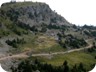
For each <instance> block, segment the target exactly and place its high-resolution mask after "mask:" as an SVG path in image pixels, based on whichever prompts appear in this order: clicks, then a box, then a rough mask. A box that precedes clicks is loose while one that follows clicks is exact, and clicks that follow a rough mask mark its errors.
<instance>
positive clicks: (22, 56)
mask: <svg viewBox="0 0 96 72" xmlns="http://www.w3.org/2000/svg"><path fill="white" fill-rule="evenodd" d="M88 41H89V40H88ZM88 41H87V42H88ZM91 47H92V44H89V45H88V46H86V47H83V48H79V49H72V50H68V51H65V52H54V53H41V54H32V55H31V56H33V57H36V56H49V55H57V54H66V53H71V52H75V51H80V50H84V49H88V48H91ZM27 57H29V56H28V55H27V54H26V53H25V52H24V53H21V54H16V55H12V56H5V57H2V58H0V61H3V60H6V59H11V58H27Z"/></svg>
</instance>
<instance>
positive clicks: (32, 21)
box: [1, 2, 71, 26]
mask: <svg viewBox="0 0 96 72" xmlns="http://www.w3.org/2000/svg"><path fill="white" fill-rule="evenodd" d="M6 7H7V9H5V10H4V8H6ZM1 8H2V9H3V10H4V12H5V13H6V15H7V16H8V17H9V18H10V19H11V20H14V21H20V22H22V23H25V24H28V25H30V26H33V25H40V24H42V23H45V24H47V25H49V24H50V23H51V24H55V25H67V26H70V25H71V24H70V23H69V22H67V21H66V19H64V18H63V17H62V16H60V15H58V14H57V13H56V12H54V11H52V10H51V9H50V7H49V6H48V5H47V4H45V3H32V2H31V3H29V2H28V3H11V4H9V3H8V4H3V5H2V7H1Z"/></svg>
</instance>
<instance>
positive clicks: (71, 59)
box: [39, 52, 96, 70]
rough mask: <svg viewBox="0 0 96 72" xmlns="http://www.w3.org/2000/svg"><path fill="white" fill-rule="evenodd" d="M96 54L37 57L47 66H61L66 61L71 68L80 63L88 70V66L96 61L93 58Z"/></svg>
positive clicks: (76, 53) (83, 53)
mask: <svg viewBox="0 0 96 72" xmlns="http://www.w3.org/2000/svg"><path fill="white" fill-rule="evenodd" d="M95 55H96V53H93V54H89V53H85V52H72V53H68V54H64V55H55V56H52V57H39V59H40V60H41V61H42V62H47V63H48V64H52V65H54V66H59V65H62V64H63V62H64V61H65V60H67V61H68V63H69V66H70V67H71V66H73V65H75V64H77V65H78V64H79V63H80V62H82V63H83V64H84V66H85V68H87V69H88V70H90V69H91V68H90V65H91V64H94V63H96V59H95V58H94V56H95Z"/></svg>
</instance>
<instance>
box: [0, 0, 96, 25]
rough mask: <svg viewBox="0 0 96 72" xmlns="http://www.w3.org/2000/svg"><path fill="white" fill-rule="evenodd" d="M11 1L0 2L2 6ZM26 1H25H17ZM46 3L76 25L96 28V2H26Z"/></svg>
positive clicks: (82, 0)
mask: <svg viewBox="0 0 96 72" xmlns="http://www.w3.org/2000/svg"><path fill="white" fill-rule="evenodd" d="M9 1H10V0H0V5H1V4H2V3H4V2H9ZM17 1H24V0H17ZM26 1H37V2H45V3H47V4H49V6H50V7H51V9H52V10H55V11H56V12H57V13H58V14H60V15H62V16H63V17H64V18H65V19H66V20H68V21H69V22H70V23H73V24H76V25H84V24H87V25H95V26H96V0H26Z"/></svg>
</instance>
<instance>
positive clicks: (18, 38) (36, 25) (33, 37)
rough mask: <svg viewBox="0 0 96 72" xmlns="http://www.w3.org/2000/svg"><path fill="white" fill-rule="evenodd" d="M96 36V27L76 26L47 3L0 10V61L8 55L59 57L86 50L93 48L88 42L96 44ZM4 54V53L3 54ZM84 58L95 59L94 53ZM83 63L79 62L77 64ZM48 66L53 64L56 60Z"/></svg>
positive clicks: (6, 6) (19, 4)
mask: <svg viewBox="0 0 96 72" xmlns="http://www.w3.org/2000/svg"><path fill="white" fill-rule="evenodd" d="M95 36H96V27H93V26H87V25H84V26H82V27H80V26H76V25H73V24H71V23H69V22H68V21H67V20H66V19H65V18H63V17H62V16H61V15H58V14H57V13H56V12H55V11H52V10H51V9H50V7H49V6H48V5H47V4H45V3H38V2H36V3H33V2H16V3H15V2H14V3H4V4H2V6H1V8H0V50H1V51H0V57H3V56H5V52H6V53H7V52H8V54H9V55H10V56H11V55H12V54H14V53H17V54H18V53H21V52H28V53H27V55H28V56H31V55H32V54H35V53H36V54H40V53H44V54H46V53H47V54H51V52H52V53H58V52H63V51H66V50H68V51H70V50H71V49H76V48H83V47H84V48H86V47H87V46H88V44H89V42H87V41H86V40H88V39H92V41H90V43H93V42H95ZM93 45H95V43H93ZM93 47H95V46H93ZM82 50H83V49H82ZM94 50H96V49H94V48H91V49H89V50H88V51H89V52H92V51H94ZM2 51H3V53H1V52H2ZM66 52H67V51H66ZM70 54H71V53H70ZM70 54H69V55H68V56H69V57H68V60H69V59H70ZM9 55H8V56H9ZM27 55H26V56H27ZM66 55H67V54H66ZM77 55H78V54H77ZM13 56H14V55H13ZM59 56H60V57H61V55H58V54H57V57H59ZM82 56H89V57H90V58H91V56H90V53H89V54H88V55H86V54H85V53H84V54H82ZM82 56H80V57H82ZM94 56H95V53H94ZM53 57H54V56H53ZM62 57H63V55H62ZM76 57H78V58H80V57H79V56H76ZM5 58H6V57H5ZM66 58H67V56H66ZM73 58H74V57H73ZM90 58H86V59H85V60H87V59H90ZM93 58H94V57H93V56H92V59H93ZM52 59H53V58H52ZM60 59H62V58H60ZM92 59H90V60H88V62H90V61H91V64H92V63H94V62H92ZM62 60H65V59H64V58H63V59H62ZM44 61H45V59H44ZM46 61H47V60H46ZM46 61H45V62H46ZM69 61H70V60H69ZM74 61H75V60H74ZM82 61H83V60H82ZM94 61H95V59H94ZM47 62H48V61H47ZM70 62H71V61H70ZM79 62H80V61H78V60H77V63H79ZM48 63H50V64H53V63H54V60H52V61H50V62H48Z"/></svg>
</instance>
